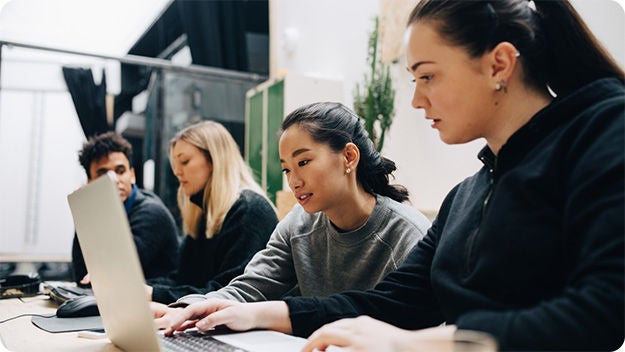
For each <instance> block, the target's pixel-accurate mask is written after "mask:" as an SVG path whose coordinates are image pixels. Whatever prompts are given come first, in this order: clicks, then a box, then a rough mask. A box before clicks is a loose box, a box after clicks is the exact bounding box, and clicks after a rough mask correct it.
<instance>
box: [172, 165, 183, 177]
mask: <svg viewBox="0 0 625 352" xmlns="http://www.w3.org/2000/svg"><path fill="white" fill-rule="evenodd" d="M171 169H172V171H173V172H174V176H176V177H180V175H181V174H182V170H181V168H179V167H176V166H174V167H172V168H171Z"/></svg>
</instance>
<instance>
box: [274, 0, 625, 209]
mask: <svg viewBox="0 0 625 352" xmlns="http://www.w3.org/2000/svg"><path fill="white" fill-rule="evenodd" d="M385 1H392V0H385ZM270 2H271V5H270V6H271V7H270V8H271V13H270V16H271V18H272V21H275V22H274V23H272V24H271V27H270V28H271V31H272V33H271V41H272V43H273V44H272V45H275V46H273V47H272V50H273V51H272V53H273V54H274V56H273V58H272V62H271V65H272V68H273V72H277V73H283V72H292V73H297V74H311V75H318V76H323V77H331V78H335V79H340V80H343V85H344V88H343V90H344V99H343V103H345V104H346V105H348V106H350V107H351V106H352V102H353V99H352V92H353V87H354V84H355V83H356V82H360V81H361V80H362V77H363V74H364V73H365V71H366V70H367V66H366V50H367V40H368V35H369V32H370V31H371V28H372V19H373V17H374V16H375V15H376V14H377V12H378V10H379V8H380V3H379V2H378V1H376V0H340V1H335V0H270ZM573 4H574V6H576V8H578V10H579V11H580V13H581V14H582V17H583V18H584V19H585V20H586V21H587V23H588V25H589V27H590V28H591V30H593V31H595V34H596V35H597V36H598V38H599V39H600V41H602V42H603V43H604V45H606V46H607V47H608V49H609V50H610V52H612V53H613V55H614V56H616V57H617V60H618V61H619V63H620V64H621V65H622V66H623V67H625V40H624V39H625V16H624V13H623V8H622V7H621V5H620V4H618V3H616V2H614V1H612V0H595V1H588V0H574V1H573ZM293 33H295V35H293ZM287 38H288V39H289V40H290V42H288V45H286V47H285V44H284V43H285V39H287ZM276 42H277V43H279V44H278V45H276V44H275V43H276ZM573 54H574V53H573ZM405 66H406V64H405V60H404V58H403V57H402V58H401V59H400V60H399V62H398V63H396V64H393V66H392V70H393V75H394V77H395V85H396V88H397V98H396V104H395V106H396V115H395V120H394V123H393V125H392V127H391V129H390V131H389V135H388V137H387V138H388V139H387V142H385V147H384V150H383V154H385V155H386V156H387V157H389V158H391V159H392V160H394V161H395V162H396V163H397V165H398V171H397V172H396V173H395V175H396V182H397V183H401V184H404V185H406V186H407V187H408V189H409V190H410V191H411V201H412V203H413V205H415V206H416V207H417V208H419V209H422V210H426V211H436V210H437V209H438V207H439V206H440V203H441V202H442V200H443V198H444V196H445V195H446V194H447V192H448V191H449V190H450V189H451V188H452V187H453V186H454V185H455V184H456V183H458V182H460V181H461V180H463V179H464V178H465V177H467V176H469V175H471V174H472V173H474V172H475V171H477V170H478V168H479V167H480V166H481V163H480V162H479V161H478V160H477V157H476V154H477V152H478V151H479V149H481V147H482V146H483V145H484V142H483V141H480V140H478V141H474V142H472V143H469V144H465V145H445V144H444V143H443V142H441V141H440V139H439V138H438V132H437V131H435V130H432V129H431V128H430V126H429V124H428V123H427V122H426V121H425V119H424V116H423V112H421V111H416V110H414V109H412V108H411V107H410V99H411V97H412V85H411V84H410V83H409V81H410V79H411V77H409V76H408V73H407V72H406V70H405Z"/></svg>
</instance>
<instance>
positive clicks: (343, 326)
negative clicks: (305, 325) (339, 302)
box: [302, 316, 409, 352]
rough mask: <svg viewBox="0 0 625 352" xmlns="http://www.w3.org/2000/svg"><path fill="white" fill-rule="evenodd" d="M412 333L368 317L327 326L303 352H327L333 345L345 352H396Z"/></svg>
mask: <svg viewBox="0 0 625 352" xmlns="http://www.w3.org/2000/svg"><path fill="white" fill-rule="evenodd" d="M408 333H409V331H407V330H402V329H399V328H396V327H394V326H393V325H390V324H387V323H384V322H381V321H379V320H375V319H373V318H371V317H368V316H360V317H357V318H351V319H342V320H338V321H336V322H333V323H330V324H326V325H324V326H322V327H321V328H319V329H318V330H317V331H315V332H314V333H313V334H312V335H310V337H309V338H308V342H307V343H306V345H305V346H304V348H303V350H302V352H312V351H314V350H318V351H325V350H326V349H327V348H328V347H330V346H331V345H334V346H339V347H342V350H344V351H377V352H384V351H389V352H396V351H397V350H398V349H397V346H398V345H400V343H401V341H403V340H404V339H406V338H407V336H406V335H407V334H408Z"/></svg>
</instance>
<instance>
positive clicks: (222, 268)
mask: <svg viewBox="0 0 625 352" xmlns="http://www.w3.org/2000/svg"><path fill="white" fill-rule="evenodd" d="M169 158H170V163H171V167H172V170H173V172H174V175H175V176H176V178H178V181H179V182H180V187H179V188H178V206H179V208H180V213H181V216H182V222H183V230H184V232H185V234H186V236H185V238H184V240H183V243H182V246H181V250H180V262H179V266H178V269H177V271H176V272H175V273H174V274H172V275H170V276H168V277H162V278H157V279H153V280H149V281H148V289H147V290H148V296H150V299H152V300H153V301H155V302H161V303H171V302H174V301H176V299H178V298H180V297H182V296H184V295H188V294H192V293H207V292H211V291H214V290H217V289H219V288H221V287H223V286H225V285H227V284H228V282H230V280H231V279H233V278H234V277H236V276H238V275H239V274H241V273H243V269H244V268H245V266H246V265H247V263H248V261H249V260H250V259H251V258H252V256H253V255H254V254H256V252H258V251H259V250H261V249H263V248H264V247H265V245H266V244H267V241H268V239H269V236H270V235H271V232H272V231H273V229H274V227H275V226H276V224H277V222H278V218H277V215H276V211H275V208H274V206H273V205H272V204H271V202H270V201H269V199H268V198H267V196H266V195H265V192H264V191H263V190H262V189H261V187H260V186H259V185H258V184H257V183H256V182H255V180H254V178H253V176H252V173H251V171H250V169H249V167H248V165H247V164H246V163H245V161H244V160H243V158H242V157H241V153H240V151H239V147H238V146H237V144H236V142H235V141H234V139H233V138H232V136H231V135H230V133H229V132H228V131H227V130H226V128H225V127H223V126H222V125H221V124H219V123H217V122H214V121H204V122H200V123H198V124H195V125H192V126H190V127H187V128H186V129H184V130H182V131H180V132H178V133H177V134H176V135H175V136H174V137H173V138H172V139H171V141H170V143H169Z"/></svg>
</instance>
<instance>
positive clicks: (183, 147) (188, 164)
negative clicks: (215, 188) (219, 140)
mask: <svg viewBox="0 0 625 352" xmlns="http://www.w3.org/2000/svg"><path fill="white" fill-rule="evenodd" d="M171 156H172V158H171V159H172V165H171V168H172V170H173V172H174V175H175V176H176V177H177V178H178V182H180V187H181V188H182V190H183V192H184V194H185V195H186V196H188V197H190V196H192V195H194V194H197V193H199V192H200V191H201V190H203V189H204V187H205V186H206V183H207V182H208V181H209V179H210V177H211V175H212V173H213V165H212V164H211V163H210V162H209V161H208V159H207V158H206V156H205V155H204V153H203V152H202V151H201V150H200V149H199V148H198V147H196V146H194V145H193V144H190V143H187V142H185V141H182V140H180V141H177V142H176V144H175V145H174V147H173V148H172V151H171Z"/></svg>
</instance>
